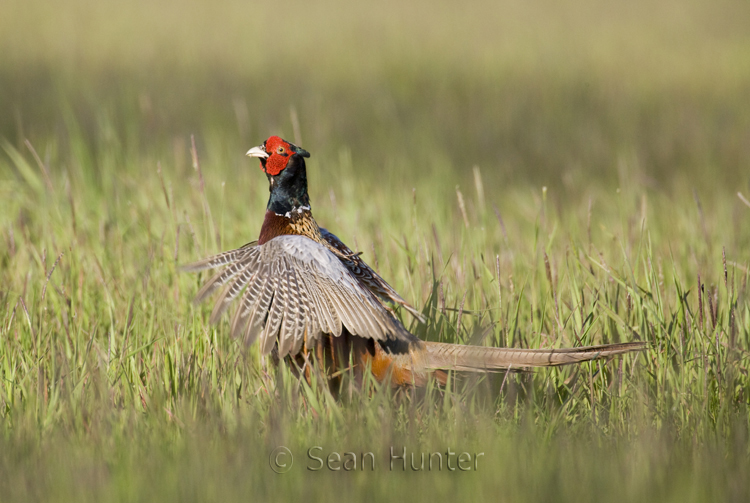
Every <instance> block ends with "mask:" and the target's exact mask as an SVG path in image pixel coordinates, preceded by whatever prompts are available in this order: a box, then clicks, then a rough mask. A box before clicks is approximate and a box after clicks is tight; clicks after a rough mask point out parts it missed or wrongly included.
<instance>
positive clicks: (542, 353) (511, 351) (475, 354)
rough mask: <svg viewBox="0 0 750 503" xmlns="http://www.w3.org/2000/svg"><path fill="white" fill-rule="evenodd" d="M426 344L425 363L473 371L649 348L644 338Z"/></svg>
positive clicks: (549, 363)
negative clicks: (577, 343)
mask: <svg viewBox="0 0 750 503" xmlns="http://www.w3.org/2000/svg"><path fill="white" fill-rule="evenodd" d="M425 346H426V347H425V350H426V353H427V358H426V359H425V362H424V365H425V367H426V368H428V369H441V370H461V371H473V372H487V371H489V372H492V371H500V370H509V369H511V370H512V369H515V370H523V369H524V368H528V367H554V366H558V365H568V364H572V363H581V362H585V361H589V360H596V359H599V358H608V357H611V356H615V355H619V354H624V353H630V352H632V351H642V350H644V349H646V343H645V342H626V343H622V344H604V345H600V346H585V347H578V348H561V349H518V348H491V347H484V346H463V345H458V344H446V343H440V342H427V343H425Z"/></svg>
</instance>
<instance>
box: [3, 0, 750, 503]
mask: <svg viewBox="0 0 750 503" xmlns="http://www.w3.org/2000/svg"><path fill="white" fill-rule="evenodd" d="M3 9H4V10H6V11H7V14H8V15H3V16H0V50H1V51H2V53H3V54H4V58H5V59H4V62H3V64H1V65H0V89H1V90H2V92H0V100H3V101H2V102H0V103H2V110H4V111H5V113H3V114H0V135H2V136H3V140H2V144H1V145H0V147H1V148H2V154H0V243H2V244H0V342H1V343H0V377H1V378H2V379H0V417H1V418H2V419H1V420H0V422H1V424H2V435H0V473H2V474H3V475H2V476H1V477H0V494H3V499H4V500H6V499H7V500H25V499H44V500H59V501H64V500H76V501H82V500H91V501H120V500H143V499H159V500H167V501H168V500H173V501H177V500H179V501H185V500H188V501H191V500H196V501H197V500H215V499H227V500H229V499H246V498H249V497H256V498H265V499H280V498H285V499H291V498H296V499H300V498H306V499H313V500H318V499H324V498H331V497H332V494H333V495H335V496H336V497H341V498H348V499H355V498H356V499H362V500H381V499H393V498H394V497H398V498H419V499H435V498H454V499H459V498H460V499H467V498H471V499H479V498H483V499H488V498H494V499H501V500H508V501H518V500H534V501H537V500H540V499H555V500H563V501H573V500H575V501H602V500H622V499H626V500H636V499H637V500H643V499H649V500H655V499H659V500H664V501H678V500H679V501H704V500H708V499H711V500H720V499H724V500H746V499H747V497H748V492H749V491H748V484H747V482H746V477H745V474H746V473H747V471H748V410H747V408H748V403H749V400H750V398H749V397H748V392H747V389H748V384H749V383H748V355H749V354H750V353H749V352H750V303H749V302H748V290H747V281H748V276H750V257H749V256H748V249H750V225H748V222H750V207H748V205H747V204H746V202H744V201H743V199H742V198H741V197H739V196H738V195H737V193H738V192H739V193H741V194H742V195H743V196H742V197H744V198H745V199H747V197H748V196H750V177H748V170H747V166H748V159H749V158H750V155H749V154H750V152H749V151H748V145H749V144H748V142H747V138H748V137H750V114H748V106H749V105H748V102H747V100H746V96H747V91H748V88H749V87H750V67H748V64H747V61H748V60H747V59H746V58H745V57H744V55H745V54H746V52H747V49H748V47H749V43H748V42H749V41H748V37H747V33H746V30H745V29H744V26H746V21H747V18H748V9H747V6H746V5H744V4H741V3H733V2H726V3H724V4H722V5H718V6H717V4H715V3H711V4H709V3H705V2H700V1H697V0H696V1H692V2H682V3H677V2H664V3H661V4H660V5H658V6H653V5H650V4H645V3H635V4H629V5H628V6H627V7H626V6H614V5H606V6H605V5H604V4H600V3H596V4H594V3H588V2H583V1H581V2H577V3H575V4H573V5H570V6H568V7H566V8H564V9H563V8H561V7H559V6H554V5H551V4H548V3H546V2H541V3H512V2H508V3H504V4H490V3H486V2H471V3H469V4H462V6H461V8H457V7H454V6H451V5H449V4H437V5H435V4H429V5H427V4H424V5H420V4H413V5H410V6H401V5H400V4H399V5H396V4H393V5H390V4H384V5H382V6H381V7H371V8H370V7H353V6H349V5H348V4H347V5H343V4H337V3H335V2H329V3H326V4H324V5H323V6H317V7H311V6H308V5H307V4H301V3H290V4H264V5H253V6H250V5H245V4H243V3H240V2H231V1H228V2H224V3H219V4H215V5H214V6H211V7H209V6H208V4H207V5H203V4H201V3H198V2H194V3H187V4H179V5H178V4H173V3H170V2H166V1H164V2H157V3H146V2H134V3H128V4H127V5H120V4H114V3H107V2H104V3H102V2H98V3H91V2H85V1H71V2H68V3H67V4H66V6H65V8H62V9H58V10H56V11H55V12H54V13H53V12H51V11H50V8H49V7H48V6H47V5H45V4H43V3H35V2H31V3H29V2H23V3H21V2H6V5H4V7H3ZM279 19H282V20H283V22H282V21H278V20H279ZM282 26H283V27H282ZM282 34H283V35H282ZM342 41H344V42H345V43H344V42H342ZM191 134H193V135H194V138H195V150H194V152H193V153H196V154H197V161H198V162H197V163H196V162H194V160H193V156H192V153H191V149H192V142H191V136H190V135H191ZM269 134H282V135H283V136H285V137H287V138H289V139H291V140H293V141H297V142H298V143H299V144H301V145H302V146H303V147H304V148H306V149H308V150H309V151H311V152H312V154H313V156H312V158H311V159H310V161H309V163H308V170H309V177H310V183H311V187H310V191H311V198H312V201H313V211H314V213H315V215H316V218H317V219H318V221H319V222H320V223H321V224H322V225H324V226H326V227H327V228H329V229H330V230H331V231H333V232H335V233H336V234H337V235H339V236H340V237H341V238H342V239H343V240H344V241H345V242H347V243H348V244H349V245H350V246H351V247H352V248H353V249H356V250H358V251H362V252H364V258H365V259H366V260H367V262H368V263H370V264H371V265H373V266H375V267H376V269H377V270H378V271H379V272H380V273H381V274H382V275H383V276H384V277H385V278H386V279H387V280H388V281H389V282H390V283H391V284H392V285H393V286H394V287H395V288H396V289H397V290H398V291H399V292H401V293H402V294H403V295H404V297H405V298H407V299H408V300H410V301H411V302H412V303H413V304H415V305H416V306H418V307H419V308H421V309H423V310H424V312H425V314H426V315H427V318H428V323H427V324H425V325H419V324H416V323H414V322H412V321H411V320H410V319H409V318H408V316H405V317H404V318H403V319H404V321H405V323H407V325H409V326H410V328H411V329H412V330H413V331H414V332H415V333H416V334H418V335H419V336H420V337H423V338H426V339H430V340H445V341H457V342H465V343H473V344H490V345H501V346H521V347H561V346H570V345H580V344H592V343H603V342H604V343H606V342H617V341H628V340H636V339H637V340H645V341H648V342H649V343H650V346H649V350H648V351H647V352H644V353H642V354H640V355H630V356H626V357H624V358H622V359H617V360H613V361H611V362H596V363H591V364H585V365H581V366H579V367H569V368H562V369H550V370H543V371H539V372H536V373H534V374H532V375H513V374H509V375H507V376H506V375H504V374H499V375H494V376H486V377H473V376H456V377H457V378H456V379H453V380H452V381H451V383H450V385H449V386H447V387H446V388H444V389H442V388H435V387H431V388H429V389H427V390H424V391H415V392H403V391H402V392H396V391H394V390H390V389H387V388H384V387H378V386H377V385H375V384H372V385H370V386H367V387H366V389H365V391H364V392H362V391H360V390H359V389H358V388H356V387H354V386H352V385H351V383H349V382H348V381H347V382H346V383H345V385H344V389H343V390H342V391H343V392H342V394H341V395H342V398H341V399H340V400H334V399H333V397H332V396H330V394H328V393H326V392H325V391H323V388H322V387H320V386H318V385H316V384H315V383H313V385H312V386H309V385H308V384H307V383H306V382H304V381H303V382H300V381H298V380H296V379H295V378H294V377H293V376H292V375H291V374H290V373H289V372H288V370H287V369H286V368H284V367H281V368H280V369H276V368H275V367H274V366H272V365H270V364H269V362H266V361H264V360H263V359H262V358H260V356H259V355H258V354H257V351H256V349H255V348H250V349H246V348H244V347H242V346H241V345H240V344H239V343H238V342H237V341H233V340H231V339H229V337H228V327H227V322H226V321H223V322H222V323H221V324H219V325H218V326H216V327H213V326H210V325H209V324H208V322H207V320H208V312H209V311H208V307H207V306H194V305H192V304H191V303H190V299H191V298H192V296H193V295H194V294H195V292H196V291H197V288H198V287H199V284H200V281H201V279H205V278H200V277H198V276H191V275H184V274H180V273H179V272H178V265H179V264H180V263H184V262H187V261H190V260H193V259H196V258H199V257H201V256H204V255H206V254H210V253H214V252H216V251H219V250H224V249H228V248H230V247H236V246H240V245H242V244H244V243H245V242H247V241H249V240H251V239H254V238H255V237H256V236H257V234H258V231H259V228H260V224H261V221H262V219H261V216H262V213H263V210H264V207H265V202H266V198H267V192H266V191H267V185H266V180H265V177H264V176H263V175H262V173H260V172H259V170H258V169H257V166H256V164H255V163H254V162H252V161H248V160H247V159H246V158H245V157H244V156H243V155H242V153H243V152H245V151H246V150H247V148H249V147H250V146H253V145H255V144H257V143H259V142H260V141H262V140H263V139H264V138H265V137H266V136H268V135H269ZM282 445H283V446H286V447H288V448H289V449H290V450H291V452H292V453H293V454H294V456H295V464H294V466H293V467H292V470H291V471H290V472H289V473H285V474H281V475H277V474H276V473H274V472H273V471H272V470H271V467H270V466H269V455H270V454H271V452H272V451H273V449H275V448H276V447H278V446H282ZM316 445H318V446H321V447H322V449H321V451H322V452H323V453H328V452H331V451H337V452H340V453H343V452H347V451H351V452H357V453H361V452H367V451H371V452H373V453H374V455H375V457H376V460H377V466H376V470H375V471H374V472H370V471H357V472H356V473H354V472H350V473H344V472H331V471H329V470H322V471H320V472H314V471H310V470H307V466H310V460H309V458H308V457H307V450H308V449H309V448H310V447H312V446H316ZM391 447H393V448H394V449H395V450H398V449H400V448H402V447H406V449H407V452H409V453H411V452H414V453H417V456H418V453H422V452H425V453H430V452H434V451H440V452H445V451H446V449H448V448H451V449H452V450H453V451H459V452H463V451H466V452H470V453H479V452H484V453H485V455H484V456H483V457H481V458H479V462H478V463H479V464H478V467H477V470H476V472H475V471H469V472H460V471H455V472H452V471H448V470H442V471H439V472H438V471H433V472H429V473H413V472H412V471H411V470H410V469H408V468H407V470H406V471H405V472H401V471H400V470H398V469H397V470H395V471H391V470H390V469H389V463H388V461H389V455H390V451H389V449H390V448H391ZM394 495H397V496H394Z"/></svg>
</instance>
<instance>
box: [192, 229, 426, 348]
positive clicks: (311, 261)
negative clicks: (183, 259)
mask: <svg viewBox="0 0 750 503" xmlns="http://www.w3.org/2000/svg"><path fill="white" fill-rule="evenodd" d="M214 268H222V269H221V270H219V272H217V273H216V274H215V275H214V276H213V277H212V278H211V279H209V280H208V282H207V283H206V284H205V285H204V286H203V288H201V290H200V291H199V292H198V294H197V296H196V299H195V301H196V302H201V301H203V300H205V299H206V298H208V297H209V296H210V295H211V294H212V293H214V292H215V291H216V290H218V289H220V288H222V287H224V289H223V291H222V292H221V294H220V295H219V297H218V299H217V301H216V305H215V307H214V310H213V312H212V313H211V322H212V323H213V322H216V321H217V320H218V319H219V318H220V317H221V315H222V314H223V313H224V312H225V311H226V310H227V308H228V307H229V306H230V304H231V303H232V301H234V300H235V299H237V298H238V297H239V298H240V300H239V306H238V308H237V311H236V312H235V313H234V316H233V317H232V321H231V327H232V328H231V332H232V335H233V336H234V337H242V338H243V339H244V341H245V343H246V344H248V345H250V344H252V343H253V342H255V340H256V339H260V345H261V346H260V347H261V352H262V353H263V354H267V353H269V352H270V351H271V349H273V346H274V344H275V343H276V342H277V341H278V344H279V356H280V357H284V356H286V355H287V354H290V353H291V354H296V353H298V352H299V351H300V349H301V347H302V344H303V342H305V341H311V340H315V339H316V338H318V337H320V335H321V334H332V335H334V336H339V335H341V331H342V327H343V328H346V330H347V331H348V332H349V333H351V334H352V335H358V336H360V337H365V338H369V339H375V340H385V339H401V340H405V341H412V340H414V336H413V335H412V334H410V333H409V332H408V331H407V330H406V329H405V328H404V326H403V325H401V323H400V322H399V321H398V320H397V319H396V318H394V317H393V315H392V314H391V313H390V312H389V311H388V310H387V309H386V308H385V307H384V306H383V305H382V304H381V303H380V301H379V300H378V299H377V297H376V296H375V294H373V292H372V291H370V290H369V289H368V288H366V287H365V286H363V285H362V283H361V282H360V281H359V280H358V278H356V277H355V276H353V275H352V273H351V272H350V270H349V269H348V268H347V267H346V266H345V265H344V264H343V263H342V262H341V260H340V259H339V258H338V257H337V256H336V255H334V254H333V253H332V252H331V251H330V250H328V249H327V248H326V247H325V246H323V245H322V244H320V243H317V242H315V241H313V240H311V239H309V238H307V237H305V236H296V235H285V236H278V237H276V238H274V239H271V240H269V241H267V242H266V243H264V244H262V245H258V244H257V243H250V244H248V245H245V246H243V247H242V248H239V249H237V250H232V251H228V252H224V253H221V254H219V255H216V256H213V257H209V258H207V259H204V260H201V261H199V262H196V263H194V264H189V265H186V266H184V267H183V270H186V271H200V270H204V269H214Z"/></svg>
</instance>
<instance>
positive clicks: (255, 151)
mask: <svg viewBox="0 0 750 503" xmlns="http://www.w3.org/2000/svg"><path fill="white" fill-rule="evenodd" d="M245 155H247V156H248V157H260V158H261V159H266V158H268V153H267V152H266V151H265V150H263V147H253V148H251V149H250V150H248V151H247V154H245Z"/></svg>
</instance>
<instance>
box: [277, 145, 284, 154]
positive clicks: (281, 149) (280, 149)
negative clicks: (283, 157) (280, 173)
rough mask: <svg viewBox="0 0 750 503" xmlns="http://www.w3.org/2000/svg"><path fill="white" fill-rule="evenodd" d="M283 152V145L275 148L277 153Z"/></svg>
mask: <svg viewBox="0 0 750 503" xmlns="http://www.w3.org/2000/svg"><path fill="white" fill-rule="evenodd" d="M284 152H285V150H284V147H281V146H279V148H277V149H276V153H277V154H283V153H284Z"/></svg>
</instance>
